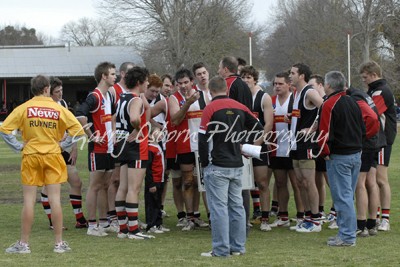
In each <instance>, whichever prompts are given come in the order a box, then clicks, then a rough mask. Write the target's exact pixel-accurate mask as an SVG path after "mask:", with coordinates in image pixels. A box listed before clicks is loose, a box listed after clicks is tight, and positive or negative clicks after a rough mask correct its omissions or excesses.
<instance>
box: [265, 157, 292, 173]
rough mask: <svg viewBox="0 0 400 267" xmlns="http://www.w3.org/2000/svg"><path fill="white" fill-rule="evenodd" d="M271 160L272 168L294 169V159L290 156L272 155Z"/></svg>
mask: <svg viewBox="0 0 400 267" xmlns="http://www.w3.org/2000/svg"><path fill="white" fill-rule="evenodd" d="M269 161H270V165H269V167H270V168H271V169H272V170H293V161H292V159H291V158H289V157H271V158H270V160H269Z"/></svg>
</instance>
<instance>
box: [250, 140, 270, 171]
mask: <svg viewBox="0 0 400 267" xmlns="http://www.w3.org/2000/svg"><path fill="white" fill-rule="evenodd" d="M267 150H268V148H267V145H265V144H263V145H262V148H261V151H267ZM252 161H253V167H257V166H269V165H270V160H269V154H268V153H265V155H262V157H261V160H259V159H256V158H252Z"/></svg>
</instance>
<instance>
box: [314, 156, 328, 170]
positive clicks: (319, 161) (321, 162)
mask: <svg viewBox="0 0 400 267" xmlns="http://www.w3.org/2000/svg"><path fill="white" fill-rule="evenodd" d="M315 170H316V171H317V172H326V163H325V159H324V158H321V157H318V158H316V159H315Z"/></svg>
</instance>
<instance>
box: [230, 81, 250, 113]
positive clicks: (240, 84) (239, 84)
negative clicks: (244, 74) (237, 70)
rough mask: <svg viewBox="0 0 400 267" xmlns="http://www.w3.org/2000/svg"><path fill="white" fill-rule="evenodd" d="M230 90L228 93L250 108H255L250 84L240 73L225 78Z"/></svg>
mask: <svg viewBox="0 0 400 267" xmlns="http://www.w3.org/2000/svg"><path fill="white" fill-rule="evenodd" d="M225 81H226V85H227V87H228V91H227V92H226V95H227V96H229V98H232V99H234V100H236V101H238V102H239V103H242V104H243V105H245V106H246V107H247V108H248V109H250V110H251V109H252V108H253V95H252V94H251V91H250V88H249V86H248V85H247V84H246V83H245V82H244V81H243V80H242V78H240V76H239V75H236V74H234V75H231V76H229V77H227V78H225Z"/></svg>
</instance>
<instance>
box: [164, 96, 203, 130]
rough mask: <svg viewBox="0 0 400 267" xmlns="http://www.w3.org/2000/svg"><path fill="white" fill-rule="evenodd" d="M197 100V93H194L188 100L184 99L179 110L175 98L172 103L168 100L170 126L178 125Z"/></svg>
mask: <svg viewBox="0 0 400 267" xmlns="http://www.w3.org/2000/svg"><path fill="white" fill-rule="evenodd" d="M199 98H200V94H199V92H194V93H193V94H192V95H191V96H190V97H189V98H187V99H186V102H185V104H183V105H182V107H181V108H179V104H178V102H177V100H176V98H173V99H174V100H172V101H171V100H170V101H169V103H171V105H170V106H169V108H170V115H171V122H172V125H174V126H176V125H179V124H180V123H181V122H182V121H183V119H184V118H185V116H186V113H187V111H188V110H189V108H190V106H191V105H192V104H193V103H194V102H196V101H197V99H199Z"/></svg>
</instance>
